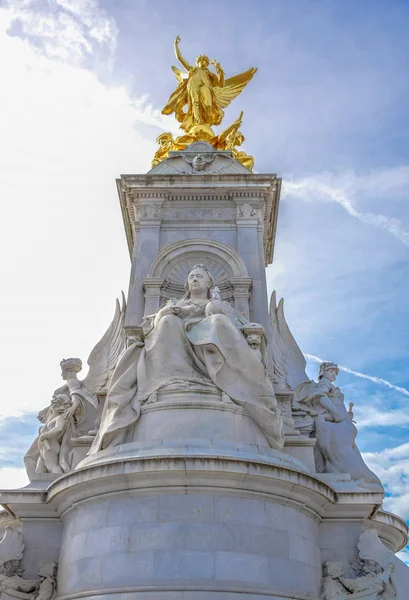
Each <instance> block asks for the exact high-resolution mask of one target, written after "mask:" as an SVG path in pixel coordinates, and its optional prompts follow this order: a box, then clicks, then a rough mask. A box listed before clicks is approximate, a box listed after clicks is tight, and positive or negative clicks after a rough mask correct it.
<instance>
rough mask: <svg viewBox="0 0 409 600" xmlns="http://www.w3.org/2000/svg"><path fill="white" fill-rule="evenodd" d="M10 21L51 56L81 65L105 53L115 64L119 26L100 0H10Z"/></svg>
mask: <svg viewBox="0 0 409 600" xmlns="http://www.w3.org/2000/svg"><path fill="white" fill-rule="evenodd" d="M6 7H7V9H8V13H9V18H10V25H11V26H13V27H16V28H18V31H19V36H20V37H23V38H25V39H28V40H30V41H31V42H32V43H34V44H35V45H36V46H37V47H39V48H40V50H41V51H42V52H43V53H44V54H45V56H47V57H48V58H58V59H61V60H62V61H65V62H70V63H73V64H77V65H80V64H82V62H83V61H84V59H85V58H89V57H95V56H96V57H97V58H101V56H102V55H103V56H104V58H105V61H107V62H108V63H109V64H111V62H112V59H113V57H114V51H115V46H116V39H117V34H118V28H117V26H116V23H115V20H114V19H113V18H112V17H110V16H108V15H107V13H106V12H105V11H104V10H103V9H102V8H101V7H100V5H99V2H98V1H97V0H49V1H48V2H47V3H44V2H42V1H41V0H6Z"/></svg>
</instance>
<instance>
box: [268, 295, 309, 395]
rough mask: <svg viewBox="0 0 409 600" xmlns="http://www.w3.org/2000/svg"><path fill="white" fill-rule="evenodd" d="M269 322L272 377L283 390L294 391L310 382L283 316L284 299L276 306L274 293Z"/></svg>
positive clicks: (297, 347)
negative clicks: (271, 332)
mask: <svg viewBox="0 0 409 600" xmlns="http://www.w3.org/2000/svg"><path fill="white" fill-rule="evenodd" d="M270 322H271V327H272V329H273V339H272V355H273V367H274V375H275V378H276V379H277V383H278V384H279V385H280V386H281V387H283V388H287V389H288V388H290V389H291V390H294V389H295V388H296V387H297V386H298V385H300V384H301V383H304V382H306V381H310V379H309V377H308V376H307V374H306V372H305V367H306V364H307V363H306V360H305V358H304V355H303V353H302V352H301V350H300V347H299V346H298V344H297V342H296V341H295V339H294V337H293V335H292V333H291V331H290V328H289V327H288V324H287V321H286V320H285V316H284V298H281V300H280V301H279V303H278V305H277V297H276V292H275V291H274V292H273V293H272V294H271V299H270Z"/></svg>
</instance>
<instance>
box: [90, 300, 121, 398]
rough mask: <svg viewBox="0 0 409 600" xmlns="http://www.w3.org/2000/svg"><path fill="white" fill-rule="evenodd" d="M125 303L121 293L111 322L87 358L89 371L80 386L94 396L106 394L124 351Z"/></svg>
mask: <svg viewBox="0 0 409 600" xmlns="http://www.w3.org/2000/svg"><path fill="white" fill-rule="evenodd" d="M125 309H126V301H125V296H124V293H123V292H122V302H121V304H120V302H119V300H118V299H117V301H116V306H115V314H114V318H113V319H112V322H111V324H110V326H109V327H108V329H107V330H106V332H105V333H104V335H103V336H102V338H101V339H100V341H99V342H98V343H97V344H96V346H95V347H94V349H93V350H92V352H91V354H90V355H89V357H88V360H87V364H88V366H89V371H88V374H87V376H86V377H85V379H83V380H82V384H83V385H84V386H85V387H86V388H87V389H88V390H90V391H92V393H94V394H106V393H107V392H108V386H109V382H110V380H111V377H112V373H113V372H114V369H115V367H116V364H117V362H118V358H119V355H120V354H121V353H122V351H123V350H124V349H125V333H124V319H125Z"/></svg>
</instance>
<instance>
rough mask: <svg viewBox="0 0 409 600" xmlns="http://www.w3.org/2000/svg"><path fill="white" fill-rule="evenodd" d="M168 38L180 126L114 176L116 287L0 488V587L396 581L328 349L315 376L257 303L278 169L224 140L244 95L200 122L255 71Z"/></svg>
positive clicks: (298, 590) (390, 597)
mask: <svg viewBox="0 0 409 600" xmlns="http://www.w3.org/2000/svg"><path fill="white" fill-rule="evenodd" d="M179 43H180V38H179V37H177V38H176V41H175V53H176V57H177V59H178V60H179V62H180V63H181V65H182V66H183V68H184V69H185V71H184V72H182V71H179V70H178V69H176V67H174V68H173V69H174V72H175V74H176V77H177V80H178V88H177V89H176V91H175V92H174V93H173V94H172V95H171V96H170V98H169V102H168V104H167V105H166V106H165V108H164V110H163V112H164V113H165V114H171V113H175V116H176V118H177V120H178V121H179V122H180V123H181V128H182V130H183V132H184V133H183V134H182V135H181V136H179V137H178V138H176V139H174V138H173V136H172V134H170V133H164V134H161V136H159V138H158V143H159V149H158V151H157V152H156V154H155V157H154V160H153V166H152V169H151V170H150V171H149V172H148V173H147V174H140V175H122V176H121V177H120V178H119V179H118V180H117V189H118V195H119V201H120V207H121V211H122V217H123V222H124V228H125V235H126V238H127V241H128V246H129V252H130V258H131V272H130V281H129V289H128V295H127V300H126V302H125V299H124V298H123V299H122V302H121V303H119V302H117V305H116V310H115V314H114V317H113V320H112V323H111V324H110V325H109V327H108V328H107V331H106V332H105V334H104V335H103V336H102V338H101V340H100V341H99V342H98V343H97V344H96V345H95V347H94V348H93V350H92V351H91V353H90V355H89V358H88V361H87V363H88V367H89V369H88V373H87V375H86V376H85V377H84V378H82V379H79V378H78V374H79V373H80V372H81V370H82V361H81V360H80V359H79V358H75V357H70V358H66V359H62V360H61V362H60V367H61V375H62V379H63V381H64V383H63V385H62V386H60V387H58V388H56V389H55V391H54V392H53V393H52V394H51V400H50V403H49V405H48V406H47V407H45V408H43V409H42V410H41V411H40V412H39V414H38V420H39V430H38V436H37V437H36V438H35V440H34V441H33V443H32V445H31V446H30V448H29V449H28V450H27V452H26V454H25V459H24V460H25V465H26V469H27V473H28V476H29V478H30V484H29V485H28V486H27V487H25V488H22V489H14V490H3V491H1V493H0V503H1V505H2V507H3V510H2V511H1V512H0V591H1V594H2V598H4V600H11V599H20V600H34V599H38V600H51V599H53V598H58V599H59V600H76V599H80V598H81V599H82V598H85V599H89V600H102V598H106V599H107V600H156V599H159V598H160V599H161V600H187V599H189V600H205V599H206V600H223V599H224V600H244V599H246V598H247V599H248V600H267V599H268V600H284V599H289V598H292V599H294V600H307V599H309V600H355V599H358V598H360V599H366V600H406V598H407V597H408V592H407V590H408V589H409V569H408V567H407V566H406V565H405V564H404V563H403V562H402V561H400V559H399V558H397V556H396V553H397V552H398V551H399V550H400V549H402V548H403V547H404V546H405V545H406V543H407V540H408V528H407V526H406V524H405V522H404V521H403V520H402V519H400V518H399V517H398V516H395V515H392V514H390V513H388V512H387V511H385V510H384V509H383V507H382V502H383V499H384V489H383V487H382V483H381V482H380V480H379V479H378V477H377V476H376V474H375V473H373V472H372V471H371V470H370V469H369V468H368V466H367V465H366V464H365V462H364V460H363V458H362V456H361V454H360V452H359V449H358V446H357V428H356V425H355V422H354V418H353V410H352V405H351V404H350V405H349V407H348V409H347V408H346V406H345V399H344V395H343V393H342V391H341V390H340V389H339V388H338V387H337V386H336V384H335V380H336V377H337V375H338V367H337V365H336V364H334V363H332V362H325V363H323V364H322V365H321V366H320V369H319V373H318V374H317V381H311V380H310V379H309V378H308V376H307V375H306V372H305V368H306V362H305V358H304V356H303V354H302V352H301V350H300V348H299V347H298V345H297V342H296V341H295V339H294V337H293V335H292V333H291V331H290V329H289V326H288V324H287V322H286V319H285V316H284V308H283V300H280V301H279V302H278V303H277V299H276V294H275V293H273V294H272V297H271V299H270V303H269V304H268V299H267V285H266V274H265V267H266V265H268V264H271V262H272V261H273V251H274V241H275V232H276V227H277V220H278V207H279V201H280V187H281V180H280V179H279V178H278V177H277V176H276V175H274V174H260V173H253V172H252V171H251V169H252V168H253V162H254V160H253V158H252V157H250V156H249V155H247V154H246V153H245V152H244V151H242V150H240V151H239V150H237V147H236V146H240V145H241V143H242V141H243V140H244V137H243V135H242V134H241V133H240V132H239V127H240V126H241V120H242V113H241V114H240V117H239V118H238V119H237V121H236V122H235V123H234V124H233V125H231V126H230V127H228V128H227V129H225V130H224V131H222V133H219V134H217V133H216V132H215V131H214V130H213V127H214V126H217V125H220V123H221V121H222V119H223V115H224V113H223V108H225V107H226V106H227V105H228V104H229V103H230V102H231V101H232V100H233V99H234V98H235V97H236V96H237V95H238V94H239V93H240V92H241V91H242V90H243V89H244V87H245V86H246V85H247V83H249V81H250V80H251V79H252V77H253V75H254V74H255V71H256V70H255V69H253V68H251V69H248V70H247V71H245V72H244V73H242V74H240V75H237V76H234V77H230V78H226V77H225V74H224V71H223V69H222V67H221V65H220V63H218V62H217V61H212V62H210V61H209V59H208V58H207V57H206V56H204V55H201V56H199V57H198V59H197V60H196V66H192V65H190V63H188V62H187V60H186V59H184V58H183V57H182V55H181V53H180V49H179ZM210 64H212V65H213V68H214V71H212V70H211V69H210ZM307 312H308V307H307V308H306V313H307ZM51 389H52V388H51Z"/></svg>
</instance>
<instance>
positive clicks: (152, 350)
mask: <svg viewBox="0 0 409 600" xmlns="http://www.w3.org/2000/svg"><path fill="white" fill-rule="evenodd" d="M185 287H186V293H185V295H184V296H183V297H182V298H181V299H180V300H170V301H169V302H168V303H167V304H166V305H165V306H163V307H162V308H161V309H160V310H159V312H158V313H157V314H156V315H150V316H148V317H145V319H144V321H143V323H142V328H143V331H144V342H142V341H138V340H136V341H135V342H134V343H133V344H131V345H130V346H129V347H128V348H127V350H125V351H124V353H123V354H122V356H121V357H120V359H119V361H118V365H117V367H116V369H115V372H114V374H113V376H112V381H111V386H110V390H109V393H108V396H107V400H106V405H105V408H104V412H103V415H102V419H101V425H100V429H99V431H98V433H97V436H96V438H95V441H94V443H93V445H92V447H91V450H90V454H93V453H95V452H98V451H99V450H102V449H104V448H107V447H109V446H116V445H118V444H122V443H126V442H127V441H132V437H130V435H131V434H130V427H131V426H134V425H135V423H136V421H137V420H138V419H139V416H140V411H141V405H142V404H143V403H144V402H151V401H152V398H155V399H156V398H157V393H158V391H159V390H161V391H165V390H166V389H173V390H174V389H177V388H178V386H180V388H181V389H186V390H187V394H188V389H189V388H190V389H192V387H194V389H203V386H207V387H208V386H212V387H213V388H214V386H216V387H217V388H218V389H219V390H220V391H221V392H222V393H223V394H222V395H223V396H224V397H227V396H228V397H229V398H230V399H231V400H232V401H233V403H235V404H238V405H240V406H242V407H243V408H244V409H245V410H246V411H247V412H248V414H249V416H250V417H251V418H252V419H253V420H254V421H255V422H256V423H257V425H258V426H259V427H260V429H261V430H262V431H263V433H264V435H265V436H266V438H267V440H268V442H269V444H270V446H271V447H273V448H278V449H281V448H282V447H283V442H284V434H283V424H282V419H281V414H280V410H279V409H278V407H277V400H276V397H275V394H274V390H273V387H272V383H271V381H270V379H269V377H268V374H267V371H266V369H265V367H264V365H263V363H262V361H260V359H259V356H258V353H257V352H254V350H252V348H251V347H250V346H249V345H248V343H247V341H246V339H245V337H244V335H243V333H242V331H241V328H242V327H243V325H245V324H246V323H247V320H246V319H244V318H243V317H242V316H241V315H239V314H238V313H237V312H236V311H235V310H234V308H232V307H231V306H230V305H229V304H228V303H227V302H224V301H222V300H221V299H220V297H219V298H217V294H212V290H213V289H214V287H215V283H214V280H213V277H212V275H211V273H210V271H209V270H208V269H207V268H206V267H205V266H203V265H196V266H195V267H193V269H192V270H191V271H190V273H189V275H188V278H187V281H186V285H185Z"/></svg>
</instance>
